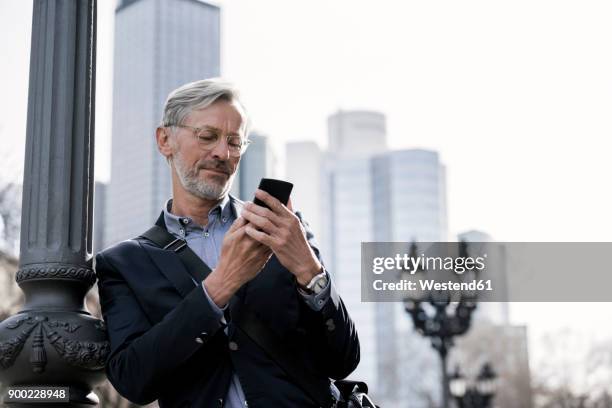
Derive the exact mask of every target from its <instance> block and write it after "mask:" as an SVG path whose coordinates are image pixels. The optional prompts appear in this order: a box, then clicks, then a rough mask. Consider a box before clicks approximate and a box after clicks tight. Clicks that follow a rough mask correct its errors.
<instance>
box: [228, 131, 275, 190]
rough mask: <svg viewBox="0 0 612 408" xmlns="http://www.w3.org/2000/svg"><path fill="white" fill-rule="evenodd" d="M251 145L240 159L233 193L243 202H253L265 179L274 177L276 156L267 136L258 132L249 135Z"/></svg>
mask: <svg viewBox="0 0 612 408" xmlns="http://www.w3.org/2000/svg"><path fill="white" fill-rule="evenodd" d="M249 139H250V140H251V145H250V146H249V148H248V149H247V151H246V152H245V153H244V155H243V156H242V157H241V158H240V168H239V170H238V173H237V174H236V178H235V181H234V185H233V186H232V191H231V193H232V194H234V195H236V196H238V197H239V198H240V199H242V200H246V201H252V200H253V198H254V197H255V190H256V189H257V187H258V186H259V181H260V180H261V179H262V178H263V177H268V178H270V177H272V178H273V177H274V176H275V174H276V173H275V167H276V155H275V154H274V151H273V150H272V146H270V143H269V139H268V137H267V136H265V135H263V134H260V133H258V132H251V133H250V135H249Z"/></svg>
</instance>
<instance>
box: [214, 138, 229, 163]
mask: <svg viewBox="0 0 612 408" xmlns="http://www.w3.org/2000/svg"><path fill="white" fill-rule="evenodd" d="M211 154H212V156H213V157H214V158H216V159H219V160H228V159H229V157H230V153H229V145H228V144H227V138H226V137H223V136H222V137H220V138H219V141H218V142H217V145H216V146H215V147H214V149H213V150H212V152H211Z"/></svg>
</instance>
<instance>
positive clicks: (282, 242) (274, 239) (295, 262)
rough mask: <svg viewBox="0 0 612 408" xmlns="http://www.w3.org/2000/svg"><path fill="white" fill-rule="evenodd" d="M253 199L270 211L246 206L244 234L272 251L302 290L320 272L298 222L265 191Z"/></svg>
mask: <svg viewBox="0 0 612 408" xmlns="http://www.w3.org/2000/svg"><path fill="white" fill-rule="evenodd" d="M255 197H257V198H259V199H260V200H261V201H263V202H264V203H266V205H267V206H268V207H270V209H267V208H265V207H262V206H259V205H256V204H253V203H247V204H246V205H245V207H244V209H243V210H242V214H241V216H242V217H244V218H245V219H246V220H247V221H248V222H249V224H248V225H247V226H246V233H247V234H248V235H249V236H250V237H252V238H253V239H255V240H257V241H259V242H261V243H262V244H264V245H266V246H267V247H269V248H270V249H272V251H273V252H274V255H276V257H277V258H278V260H279V262H280V263H281V264H282V265H283V266H284V267H285V268H287V269H288V270H289V272H291V273H292V274H294V275H295V277H296V279H297V281H298V283H299V284H300V285H302V286H305V285H306V284H308V282H310V280H311V279H312V278H313V277H314V276H315V275H317V274H318V273H319V272H320V271H321V263H320V262H319V260H318V259H317V257H316V256H315V254H314V252H313V251H312V248H310V246H309V245H308V241H306V234H305V232H304V228H303V227H302V224H301V223H300V220H299V219H298V217H297V216H296V215H295V214H294V213H293V212H292V211H291V210H290V209H289V208H287V207H285V206H284V205H283V204H282V203H281V202H280V201H278V200H277V199H276V198H274V197H272V196H271V195H270V194H268V193H266V192H265V191H263V190H257V191H255ZM288 205H291V204H290V203H288Z"/></svg>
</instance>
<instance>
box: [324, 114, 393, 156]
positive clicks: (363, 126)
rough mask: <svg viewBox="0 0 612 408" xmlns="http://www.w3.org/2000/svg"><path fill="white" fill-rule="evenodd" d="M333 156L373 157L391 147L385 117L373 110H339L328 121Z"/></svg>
mask: <svg viewBox="0 0 612 408" xmlns="http://www.w3.org/2000/svg"><path fill="white" fill-rule="evenodd" d="M327 129H328V140H329V153H331V154H333V155H336V156H343V157H344V156H346V157H356V156H366V157H368V156H371V155H372V154H375V153H377V152H383V151H385V150H386V148H387V125H386V118H385V115H384V114H382V113H380V112H372V111H338V112H336V113H335V114H333V115H331V116H330V117H329V118H328V119H327Z"/></svg>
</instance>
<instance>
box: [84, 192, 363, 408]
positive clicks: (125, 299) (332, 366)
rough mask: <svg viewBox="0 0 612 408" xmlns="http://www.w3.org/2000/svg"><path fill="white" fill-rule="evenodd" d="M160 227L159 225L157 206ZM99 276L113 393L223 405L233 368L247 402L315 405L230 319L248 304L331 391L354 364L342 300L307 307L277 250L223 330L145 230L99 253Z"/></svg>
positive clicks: (235, 302)
mask: <svg viewBox="0 0 612 408" xmlns="http://www.w3.org/2000/svg"><path fill="white" fill-rule="evenodd" d="M231 203H232V205H233V206H235V208H234V209H236V208H239V207H240V206H241V205H242V203H241V202H240V201H239V200H237V199H235V198H232V201H231ZM297 214H298V216H299V213H297ZM300 220H301V217H300ZM158 225H162V226H163V213H162V215H161V216H160V219H159V220H158ZM303 225H304V229H305V230H306V237H307V239H308V242H309V244H310V245H311V247H312V248H313V250H314V252H315V253H316V254H317V256H318V257H319V258H320V255H319V250H318V248H317V247H316V244H315V242H314V239H313V234H312V232H311V231H310V229H309V228H308V224H307V223H304V222H303ZM96 273H97V275H98V279H99V282H98V290H99V294H100V303H101V306H102V314H103V317H104V320H105V321H106V324H107V327H108V334H109V338H110V343H111V353H110V355H109V358H108V361H107V364H106V373H107V376H108V378H109V380H110V382H111V383H112V384H113V386H114V387H115V388H116V389H117V391H119V393H120V394H121V395H123V396H124V397H126V398H127V399H129V400H131V401H133V402H135V403H137V404H143V405H144V404H147V403H150V402H152V401H154V400H156V399H157V400H158V403H159V406H160V407H161V408H166V407H222V406H223V398H225V395H226V392H227V390H228V387H229V384H230V380H231V375H232V367H234V369H235V371H236V373H237V375H238V377H239V379H240V384H241V385H242V388H243V390H244V392H245V395H246V399H247V401H248V403H249V407H250V408H258V407H259V408H271V407H275V408H277V407H278V408H280V407H300V408H301V407H316V406H317V405H316V404H315V403H314V402H313V401H312V400H311V399H310V398H309V397H308V396H306V395H305V393H304V392H303V391H302V390H301V389H300V388H299V387H298V386H297V385H295V384H293V383H292V381H291V380H290V378H289V377H288V376H287V375H286V374H285V373H284V372H283V371H282V370H281V369H280V368H279V367H278V366H277V365H276V364H275V363H274V361H272V360H271V359H270V358H269V357H268V355H267V354H266V353H265V352H264V351H263V350H262V349H260V348H259V347H258V346H257V345H256V344H254V343H253V342H252V341H251V340H250V339H249V338H248V337H247V336H246V335H245V334H244V333H243V332H242V331H241V330H240V329H237V328H236V327H235V326H234V325H233V324H232V318H231V316H235V315H236V314H237V313H240V309H241V308H242V307H247V308H249V309H251V310H252V311H254V312H255V313H256V314H257V315H258V316H259V318H260V320H261V321H263V322H264V323H265V324H266V325H267V326H268V327H269V328H270V329H271V330H272V331H274V332H275V333H276V334H277V335H278V336H280V337H281V339H282V340H283V342H284V343H285V344H286V345H287V346H288V347H290V348H291V349H292V350H294V351H295V352H294V355H295V358H296V359H297V360H298V361H300V362H301V363H302V365H303V367H305V369H306V370H309V371H311V372H312V373H316V375H317V376H318V377H320V379H321V382H320V387H321V390H326V391H327V390H329V378H333V379H341V378H344V377H346V376H347V375H349V374H350V373H351V372H352V371H353V370H354V369H355V368H356V367H357V364H358V363H359V340H358V337H357V331H356V329H355V325H354V323H353V321H352V320H351V318H350V316H349V315H348V312H347V310H346V308H345V306H344V303H343V302H342V300H341V299H340V297H339V296H338V295H337V294H336V293H335V291H332V297H331V299H330V301H328V302H327V303H326V305H325V306H324V307H323V309H322V310H321V311H319V312H316V311H314V310H312V309H311V308H309V307H308V306H307V305H306V304H305V303H304V300H303V299H301V297H300V295H299V293H298V292H297V289H296V281H295V279H294V276H293V275H292V274H291V273H290V272H289V271H288V270H287V269H285V268H284V267H283V266H282V265H281V264H280V263H279V262H278V260H277V259H276V257H275V256H272V258H271V259H270V260H269V261H268V263H267V264H266V266H265V267H264V269H263V270H262V271H261V272H260V273H259V274H258V275H257V276H256V277H255V278H254V279H253V280H252V281H250V282H249V283H247V284H246V285H244V286H243V287H242V288H241V289H240V290H239V291H238V292H237V293H236V294H235V295H234V296H233V297H232V299H231V300H230V305H229V314H230V316H228V317H230V319H229V327H228V329H229V330H227V332H228V334H226V333H225V332H224V330H223V328H224V326H223V324H222V323H221V322H220V321H219V319H217V317H216V315H215V313H214V311H213V310H212V308H211V305H210V303H209V301H208V300H207V298H206V295H205V293H204V291H203V289H202V286H201V285H199V284H198V285H194V282H193V280H192V278H191V275H190V274H189V273H188V271H187V270H186V268H185V267H184V266H183V264H182V263H181V261H180V259H179V257H178V255H177V254H176V253H175V252H174V251H172V250H164V249H161V248H159V247H157V246H155V244H153V243H152V242H150V241H148V240H146V239H144V238H141V237H140V238H137V239H132V240H128V241H123V242H121V243H119V244H117V245H115V246H113V247H110V248H108V249H106V250H104V251H102V252H101V253H99V254H98V255H97V256H96ZM206 273H208V271H206ZM356 276H358V271H356ZM230 344H231V345H230Z"/></svg>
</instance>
